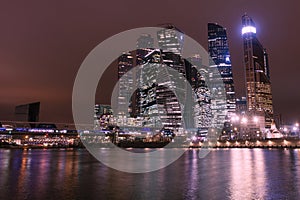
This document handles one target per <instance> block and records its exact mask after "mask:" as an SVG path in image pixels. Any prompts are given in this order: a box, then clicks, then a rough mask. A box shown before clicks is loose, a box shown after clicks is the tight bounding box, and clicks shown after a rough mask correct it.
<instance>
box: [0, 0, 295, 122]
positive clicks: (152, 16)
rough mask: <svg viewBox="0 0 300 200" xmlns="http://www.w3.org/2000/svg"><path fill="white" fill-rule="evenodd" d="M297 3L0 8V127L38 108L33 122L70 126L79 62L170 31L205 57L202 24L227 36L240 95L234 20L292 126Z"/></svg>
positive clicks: (102, 99) (238, 0) (242, 0)
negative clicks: (252, 41) (132, 38)
mask: <svg viewBox="0 0 300 200" xmlns="http://www.w3.org/2000/svg"><path fill="white" fill-rule="evenodd" d="M299 8H300V1H299V0H287V1H274V0H251V1H250V0H247V1H246V0H228V1H224V0H207V1H202V0H192V1H175V0H152V1H138V0H133V1H123V0H110V1H99V0H97V1H83V0H81V1H61V0H60V1H57V0H51V1H50V0H48V1H40V0H29V1H18V2H9V1H2V2H1V3H0V66H1V73H0V83H1V84H0V88H1V90H0V91H1V92H0V120H12V119H13V113H14V107H15V106H16V105H19V104H25V103H30V102H34V101H40V102H41V113H40V120H41V121H53V122H72V110H71V104H72V88H73V82H74V80H75V76H76V73H77V70H78V69H79V67H80V65H81V63H82V61H83V60H84V58H85V57H86V56H87V54H88V53H89V52H90V51H91V50H92V49H93V48H94V47H95V46H97V45H98V44H99V43H100V42H102V41H103V40H105V39H106V38H108V37H110V36H112V35H114V34H117V33H119V32H121V31H125V30H127V29H132V28H137V27H144V26H156V25H158V24H162V23H173V24H174V25H175V26H177V27H178V28H179V29H181V30H182V31H184V32H185V33H186V34H188V35H189V36H191V37H193V38H194V39H195V40H197V41H198V42H199V43H200V44H201V45H202V46H204V47H205V48H206V49H207V23H208V22H216V23H218V24H220V25H222V26H224V27H226V28H227V34H228V39H229V48H230V52H231V57H232V65H233V73H234V80H235V83H236V92H237V96H238V97H239V96H242V95H245V92H244V91H245V90H244V71H243V55H242V53H243V46H242V37H241V26H242V25H241V17H242V15H243V14H244V13H245V12H246V13H247V14H248V15H249V16H250V17H252V19H253V20H254V21H255V23H256V27H257V37H258V38H259V40H260V42H261V43H262V44H263V46H264V47H265V48H267V50H268V53H269V61H270V71H271V81H272V91H273V104H274V111H275V113H281V114H282V115H283V119H284V120H285V121H287V122H291V123H293V122H295V121H297V120H300V106H299V102H300V93H299V87H300V77H299V75H300V73H299V72H300V64H299V61H298V60H299V57H300V52H299V47H300V40H299V37H300V23H299V21H298V20H299V19H300V12H299ZM114 73H116V69H111V70H109V71H108V72H107V73H106V76H105V77H104V78H103V79H102V80H101V81H100V83H99V87H98V91H97V97H96V102H97V103H109V102H110V101H109V99H110V91H109V90H110V89H111V88H113V84H110V83H112V81H111V80H115V79H116V76H117V75H116V74H114Z"/></svg>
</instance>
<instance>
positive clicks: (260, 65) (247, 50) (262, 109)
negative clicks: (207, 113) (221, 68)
mask: <svg viewBox="0 0 300 200" xmlns="http://www.w3.org/2000/svg"><path fill="white" fill-rule="evenodd" d="M242 25H243V28H242V36H243V46H244V65H245V75H246V91H247V108H248V112H249V113H253V114H256V115H259V114H262V115H264V116H265V127H266V128H270V127H271V122H272V119H273V104H272V92H271V81H270V72H269V63H268V54H267V52H266V49H264V47H263V46H262V44H261V43H260V42H259V40H258V39H257V37H256V27H255V23H254V22H253V20H252V19H251V18H250V17H249V16H248V15H246V14H245V15H244V16H243V17H242Z"/></svg>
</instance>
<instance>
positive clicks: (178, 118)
mask: <svg viewBox="0 0 300 200" xmlns="http://www.w3.org/2000/svg"><path fill="white" fill-rule="evenodd" d="M157 39H158V45H159V47H160V49H161V58H162V65H161V70H160V72H159V74H158V75H159V76H158V80H159V83H158V87H157V91H156V93H157V103H158V105H159V108H160V109H159V110H164V111H165V114H162V116H161V118H162V125H163V127H164V128H165V129H170V130H173V131H179V132H180V131H182V130H183V125H184V124H183V123H184V122H183V121H182V120H183V119H182V112H181V109H185V108H184V107H183V105H180V103H179V102H178V99H177V97H176V95H175V94H174V92H173V91H172V90H171V89H170V88H172V87H174V85H175V83H178V82H180V81H179V80H175V78H174V77H173V75H172V74H170V73H169V71H168V70H167V67H170V68H172V69H174V70H176V71H177V72H179V73H180V74H181V75H182V77H181V78H184V77H185V76H186V69H185V63H184V59H183V58H182V56H181V53H182V48H183V41H184V33H183V32H182V31H180V30H179V29H177V28H176V27H175V26H173V25H172V24H166V25H163V26H162V30H160V31H158V32H157ZM176 90H177V91H180V92H181V94H179V95H185V92H186V85H184V84H183V85H177V86H176ZM177 95H178V94H177Z"/></svg>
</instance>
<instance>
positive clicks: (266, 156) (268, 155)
mask: <svg viewBox="0 0 300 200" xmlns="http://www.w3.org/2000/svg"><path fill="white" fill-rule="evenodd" d="M198 153H199V151H198V150H189V151H187V152H186V153H185V154H184V155H183V156H182V157H181V158H180V159H179V160H177V161H176V162H174V163H173V164H171V165H170V166H168V167H166V168H164V169H161V170H159V171H155V172H150V173H145V174H128V173H124V172H120V171H117V170H114V169H111V168H108V167H106V166H105V165H103V164H101V163H100V162H98V161H97V160H96V159H95V158H94V157H92V156H91V155H90V154H89V152H87V151H86V150H85V149H31V150H30V149H29V150H22V149H0V199H1V200H2V199H44V200H47V199H56V200H59V199H87V200H88V199H222V200H223V199H238V200H240V199H241V200H242V199H300V160H299V159H300V150H298V149H290V150H287V149H286V150H284V149H219V150H218V149H215V150H213V151H212V152H210V153H209V154H208V156H206V157H205V158H203V159H199V158H198Z"/></svg>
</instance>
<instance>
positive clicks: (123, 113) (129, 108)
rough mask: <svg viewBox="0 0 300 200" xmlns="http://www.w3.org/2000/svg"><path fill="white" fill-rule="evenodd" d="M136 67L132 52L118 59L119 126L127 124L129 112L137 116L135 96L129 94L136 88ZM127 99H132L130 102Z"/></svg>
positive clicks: (125, 53)
mask: <svg viewBox="0 0 300 200" xmlns="http://www.w3.org/2000/svg"><path fill="white" fill-rule="evenodd" d="M133 66H134V59H133V54H132V52H124V53H123V54H122V55H121V56H120V57H119V58H118V79H119V88H118V93H119V95H118V113H115V114H116V115H117V122H118V123H119V125H124V124H126V123H127V121H126V120H127V117H129V116H128V112H129V113H130V115H131V116H134V115H135V105H136V104H135V99H136V97H135V95H133V96H132V94H131V93H130V92H129V91H130V90H131V89H132V88H133V87H134V73H133V71H132V70H131V69H132V68H133ZM121 77H122V79H121ZM127 99H131V101H130V102H128V101H127Z"/></svg>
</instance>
